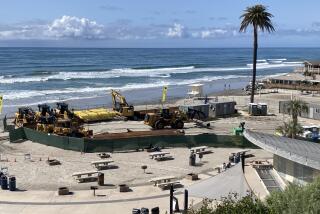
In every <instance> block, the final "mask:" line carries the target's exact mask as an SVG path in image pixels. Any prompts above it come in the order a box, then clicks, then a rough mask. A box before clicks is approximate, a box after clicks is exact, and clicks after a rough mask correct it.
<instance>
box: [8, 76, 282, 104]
mask: <svg viewBox="0 0 320 214" xmlns="http://www.w3.org/2000/svg"><path fill="white" fill-rule="evenodd" d="M283 74H285V73H277V74H272V75H268V76H258V77H257V78H267V77H272V76H277V75H283ZM237 78H248V80H249V79H250V78H251V76H248V75H225V76H204V77H201V78H195V79H187V80H170V79H163V80H158V81H156V82H153V83H150V82H149V83H128V84H126V85H124V86H121V87H85V88H64V89H60V90H56V89H55V90H21V91H7V92H5V93H4V99H5V100H19V99H26V98H28V99H29V98H33V99H37V98H36V97H39V98H41V97H42V98H44V97H45V98H46V99H47V100H45V101H44V100H42V101H39V102H34V103H32V105H36V104H39V103H43V102H47V103H52V102H58V101H59V100H60V101H61V99H62V100H71V99H85V98H92V97H96V96H103V95H105V94H107V93H109V91H110V90H111V89H116V90H121V91H128V90H135V89H148V88H158V87H162V86H182V85H190V84H194V83H206V82H207V83H208V82H212V81H216V80H222V79H237ZM57 98H60V99H57ZM30 105H31V104H30ZM10 106H15V105H10ZM18 106H19V105H18Z"/></svg>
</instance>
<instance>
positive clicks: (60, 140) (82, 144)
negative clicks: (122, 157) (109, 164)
mask: <svg viewBox="0 0 320 214" xmlns="http://www.w3.org/2000/svg"><path fill="white" fill-rule="evenodd" d="M9 136H10V141H11V142H16V141H17V140H19V139H27V140H31V141H33V142H37V143H41V144H45V145H48V146H54V147H58V148H61V149H67V150H74V151H82V152H114V151H127V150H136V149H143V148H146V147H149V146H150V145H152V146H159V147H188V148H190V147H194V146H202V145H206V146H210V147H228V148H231V147H237V148H257V147H256V146H255V145H253V144H252V143H250V142H249V141H247V140H246V139H245V138H244V137H242V136H233V135H215V134H200V135H179V136H152V137H135V138H126V139H112V140H111V139H110V140H109V139H91V138H73V137H64V136H57V135H50V134H47V133H43V132H38V131H35V130H32V129H28V128H19V129H15V130H11V131H10V135H9Z"/></svg>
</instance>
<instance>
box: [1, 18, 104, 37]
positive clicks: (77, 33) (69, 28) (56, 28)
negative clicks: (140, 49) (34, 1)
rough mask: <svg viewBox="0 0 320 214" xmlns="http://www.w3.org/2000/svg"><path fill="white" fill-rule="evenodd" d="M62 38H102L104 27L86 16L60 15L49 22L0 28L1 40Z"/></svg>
mask: <svg viewBox="0 0 320 214" xmlns="http://www.w3.org/2000/svg"><path fill="white" fill-rule="evenodd" d="M63 38H71V39H103V38H105V27H104V26H103V25H101V24H98V23H97V22H96V21H91V20H89V19H86V18H78V17H75V16H62V17H61V18H58V19H55V20H53V22H51V23H43V22H41V23H32V24H25V25H21V24H17V25H15V26H11V27H7V29H1V30H0V39H2V40H23V39H49V40H50V39H63Z"/></svg>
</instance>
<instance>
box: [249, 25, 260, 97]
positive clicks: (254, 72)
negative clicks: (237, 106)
mask: <svg viewBox="0 0 320 214" xmlns="http://www.w3.org/2000/svg"><path fill="white" fill-rule="evenodd" d="M253 31H254V38H253V67H252V81H251V82H252V85H251V97H250V102H251V103H254V92H255V88H256V76H257V55H258V29H257V27H256V26H253Z"/></svg>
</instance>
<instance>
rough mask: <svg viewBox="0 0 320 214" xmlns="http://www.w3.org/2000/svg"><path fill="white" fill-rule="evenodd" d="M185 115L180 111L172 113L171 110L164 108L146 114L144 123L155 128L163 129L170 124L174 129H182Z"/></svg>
mask: <svg viewBox="0 0 320 214" xmlns="http://www.w3.org/2000/svg"><path fill="white" fill-rule="evenodd" d="M183 119H184V116H183V115H182V114H180V113H179V112H177V111H176V112H173V113H170V110H169V109H167V108H163V109H161V110H160V112H158V113H148V114H146V116H145V119H144V124H146V125H149V126H151V127H152V128H154V129H163V128H165V127H166V126H170V127H171V128H173V129H182V128H183V127H184V122H183Z"/></svg>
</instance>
